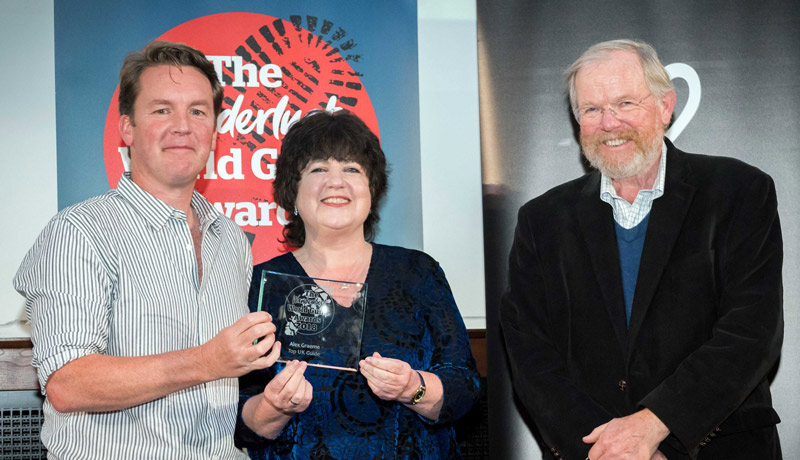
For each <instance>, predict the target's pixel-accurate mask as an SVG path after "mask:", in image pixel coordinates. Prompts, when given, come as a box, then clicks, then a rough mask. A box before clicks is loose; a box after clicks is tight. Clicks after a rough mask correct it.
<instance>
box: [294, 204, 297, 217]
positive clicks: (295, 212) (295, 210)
mask: <svg viewBox="0 0 800 460" xmlns="http://www.w3.org/2000/svg"><path fill="white" fill-rule="evenodd" d="M294 215H295V216H296V215H297V206H295V207H294Z"/></svg>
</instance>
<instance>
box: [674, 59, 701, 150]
mask: <svg viewBox="0 0 800 460" xmlns="http://www.w3.org/2000/svg"><path fill="white" fill-rule="evenodd" d="M666 69H667V73H668V74H669V78H670V80H674V79H676V78H683V79H684V80H685V81H686V84H687V85H689V98H688V99H687V100H686V105H685V106H684V107H683V110H681V113H680V115H678V116H677V117H676V118H675V122H674V123H672V126H670V128H669V129H668V130H667V137H668V138H670V140H672V141H673V142H674V141H675V139H677V138H678V136H680V135H681V133H682V132H683V130H684V129H685V128H686V126H688V125H689V122H690V121H692V117H694V114H695V113H696V112H697V108H698V107H700V96H701V94H702V91H701V89H700V77H699V76H697V72H695V71H694V69H693V68H691V66H689V65H688V64H683V63H681V62H676V63H673V64H670V65H668V66H667V67H666Z"/></svg>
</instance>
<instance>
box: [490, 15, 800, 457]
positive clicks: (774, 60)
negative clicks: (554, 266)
mask: <svg viewBox="0 0 800 460" xmlns="http://www.w3.org/2000/svg"><path fill="white" fill-rule="evenodd" d="M623 37H629V38H636V39H640V40H644V41H647V42H649V43H651V44H652V45H653V46H654V47H655V48H656V50H657V51H658V53H659V55H660V58H661V60H662V62H663V63H664V64H671V63H683V64H687V65H688V66H689V67H691V69H693V70H694V72H696V74H697V80H698V81H695V80H694V77H693V75H692V72H691V71H688V72H687V73H685V74H684V75H686V78H687V79H688V80H685V79H678V80H676V81H675V85H676V90H677V93H678V105H677V107H676V111H675V113H676V118H677V119H680V118H681V117H684V118H683V121H686V120H688V124H687V125H685V128H684V129H683V130H682V132H680V133H675V132H673V133H672V136H671V137H672V139H673V140H675V144H676V146H677V147H678V148H680V149H682V150H685V151H689V152H699V153H705V154H712V155H724V156H731V157H735V158H739V159H742V160H744V161H746V162H748V163H750V164H753V165H755V166H757V167H759V168H761V169H762V170H764V171H766V172H767V173H769V174H770V175H771V176H772V177H773V179H774V180H775V184H776V187H777V193H778V201H779V212H780V216H781V220H782V228H783V239H784V280H785V282H784V310H785V339H784V346H783V359H782V360H781V361H780V363H779V366H778V367H777V371H776V374H775V378H774V381H773V384H772V391H773V398H774V404H775V407H776V409H777V411H778V413H779V415H780V416H781V419H782V423H780V424H779V425H778V429H779V432H780V435H781V441H782V444H783V452H784V457H785V458H793V459H794V458H800V387H798V385H797V382H798V381H800V360H798V359H796V356H797V355H798V353H800V287H798V284H797V283H796V282H795V280H797V279H800V258H799V257H798V256H799V255H800V230H798V228H799V227H800V206H798V204H797V200H796V199H795V197H797V196H798V194H799V193H800V190H799V188H800V185H798V184H800V182H798V177H800V154H799V152H800V110H799V109H798V107H800V81H798V78H797V74H796V72H797V69H799V68H800V48H798V46H797V44H798V43H800V9H798V8H797V6H796V2H795V1H793V0H784V1H775V2H769V8H764V7H763V5H761V4H754V3H751V2H749V1H745V0H735V1H711V2H693V1H690V0H678V1H673V2H656V1H613V2H612V1H600V2H591V3H587V2H576V1H566V2H563V1H562V2H552V1H551V2H530V1H521V0H520V1H512V0H510V1H505V2H494V1H490V0H479V1H478V41H479V51H478V52H479V68H480V75H479V78H480V107H481V150H482V158H483V159H482V162H483V165H482V168H483V173H482V174H483V187H484V234H485V242H484V244H485V251H486V273H487V335H488V337H489V356H490V359H489V363H490V367H489V388H490V389H491V390H490V392H489V404H490V407H491V408H492V411H490V441H491V445H492V446H493V447H492V451H493V455H494V456H493V458H497V459H504V460H505V459H512V460H513V459H537V458H541V457H540V455H541V453H540V450H539V447H538V446H537V444H536V441H535V439H534V437H533V436H532V435H531V431H530V429H529V428H530V427H531V426H528V425H526V422H525V420H523V416H522V415H521V414H520V412H519V411H518V409H517V407H516V405H515V402H514V401H513V399H512V395H511V388H510V385H509V376H508V368H507V366H506V365H505V355H504V352H503V350H502V346H501V343H500V342H499V334H498V333H499V330H498V326H497V305H498V300H499V298H500V294H501V292H502V290H503V289H504V288H505V284H506V272H507V256H508V251H509V249H510V246H511V240H512V234H513V230H514V226H515V224H516V211H517V210H518V208H519V207H520V206H521V205H522V204H523V203H525V202H526V201H527V200H529V199H531V198H533V197H535V196H537V195H539V194H541V193H543V192H544V191H546V190H548V189H550V188H552V187H554V186H556V185H558V184H561V183H563V182H566V181H568V180H570V179H573V178H575V177H578V176H580V175H582V174H583V173H584V172H585V169H584V167H583V164H582V162H581V157H580V150H579V147H578V144H577V142H576V139H575V134H574V131H573V124H572V121H571V119H570V112H569V106H568V103H567V100H566V96H565V92H564V83H563V71H564V69H565V68H566V67H567V66H568V65H569V64H570V63H571V62H572V61H573V60H574V59H576V58H577V57H578V56H579V55H580V53H581V52H583V51H584V50H585V49H586V48H587V47H589V46H590V45H592V44H594V43H596V42H600V41H604V40H609V39H614V38H623ZM681 68H682V67H681V66H674V67H670V70H671V72H680V71H681ZM683 70H686V68H685V67H683ZM687 81H688V82H687ZM698 83H699V84H698ZM701 93H702V96H701ZM698 102H699V105H698V106H697V110H696V113H694V114H693V116H688V115H687V114H688V113H690V112H692V107H693V106H694V104H695V103H698ZM682 112H683V114H682ZM683 121H681V124H682V123H683ZM676 124H677V122H676ZM676 127H677V126H676ZM676 134H677V136H676Z"/></svg>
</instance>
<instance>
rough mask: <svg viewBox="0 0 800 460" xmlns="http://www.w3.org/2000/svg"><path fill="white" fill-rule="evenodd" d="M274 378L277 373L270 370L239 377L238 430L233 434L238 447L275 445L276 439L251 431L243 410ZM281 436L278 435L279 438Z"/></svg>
mask: <svg viewBox="0 0 800 460" xmlns="http://www.w3.org/2000/svg"><path fill="white" fill-rule="evenodd" d="M274 376H275V372H274V371H273V370H272V369H271V368H269V369H262V370H256V371H253V372H250V373H248V374H245V375H243V376H241V377H239V405H238V409H237V411H236V429H235V431H234V434H233V441H234V444H235V445H236V447H239V448H247V449H266V448H268V447H270V446H271V445H273V444H274V443H275V439H269V438H265V437H264V436H261V435H260V434H258V433H256V432H255V431H253V430H251V429H250V427H248V426H247V424H246V423H244V419H243V418H242V409H243V408H244V404H245V403H246V402H247V400H248V399H250V398H252V397H254V396H257V395H259V394H261V393H262V392H263V391H264V387H265V386H267V384H268V383H269V381H270V380H272V378H273V377H274ZM289 423H292V422H289ZM280 436H281V435H278V437H280ZM276 439H277V438H276Z"/></svg>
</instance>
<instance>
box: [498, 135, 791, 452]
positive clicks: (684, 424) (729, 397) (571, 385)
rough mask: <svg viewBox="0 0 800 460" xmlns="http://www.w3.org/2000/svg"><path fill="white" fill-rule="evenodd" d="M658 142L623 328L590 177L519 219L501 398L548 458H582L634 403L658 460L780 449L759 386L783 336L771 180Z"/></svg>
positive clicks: (594, 177) (540, 201) (612, 246)
mask: <svg viewBox="0 0 800 460" xmlns="http://www.w3.org/2000/svg"><path fill="white" fill-rule="evenodd" d="M666 143H667V164H666V168H667V171H666V181H665V186H664V195H663V196H662V197H660V198H658V199H656V200H655V201H654V202H653V207H652V209H651V211H650V220H649V224H648V227H647V235H646V238H645V244H644V249H643V251H642V260H641V266H640V269H639V276H638V280H637V284H636V292H635V295H634V301H633V311H632V313H631V320H630V328H627V327H626V324H625V310H624V308H625V307H624V302H623V293H622V278H621V275H620V264H619V255H618V252H617V243H616V237H615V230H614V218H613V214H612V209H611V206H609V205H608V204H607V203H604V202H602V201H601V200H600V173H599V172H597V171H594V172H591V173H589V174H587V175H585V176H583V177H581V178H579V179H576V180H573V181H571V182H568V183H566V184H563V185H561V186H558V187H556V188H554V189H552V190H550V191H548V192H547V193H545V194H543V195H542V196H540V197H538V198H536V199H534V200H531V201H530V202H528V203H527V204H525V205H524V206H523V207H522V208H521V209H520V211H519V221H518V225H517V229H516V233H515V236H514V244H513V247H512V249H511V254H510V257H509V259H510V261H509V286H508V290H507V291H506V293H505V294H504V296H503V300H502V303H501V308H500V322H501V327H502V331H503V335H504V338H505V342H506V346H507V350H508V354H509V358H510V363H511V371H512V377H513V381H514V388H515V391H516V393H517V395H518V396H519V398H520V400H521V402H522V404H523V405H524V406H525V408H526V409H527V411H528V412H529V414H530V416H531V417H532V418H533V420H534V421H535V423H536V425H537V428H538V429H539V431H540V432H541V434H542V437H543V438H544V442H545V443H546V444H547V445H548V448H550V450H551V452H553V455H554V456H555V457H557V458H558V457H560V458H566V459H578V460H584V458H586V454H587V452H588V451H589V448H590V447H591V446H589V445H586V444H583V443H582V442H581V437H583V436H585V435H587V434H589V433H590V432H591V431H592V429H593V428H594V427H596V426H598V425H600V424H603V423H605V422H607V421H609V420H610V419H611V418H613V417H620V416H625V415H629V414H631V413H633V412H636V411H637V410H639V409H642V408H643V407H647V408H649V409H650V410H652V411H653V412H654V413H655V414H656V415H657V416H658V417H659V418H660V419H661V420H662V421H663V422H664V423H665V424H666V425H667V427H668V428H669V429H670V431H671V434H670V436H669V437H667V439H666V440H665V441H664V442H663V443H662V445H661V447H660V448H661V450H662V452H664V453H665V455H666V456H667V457H668V458H669V459H670V460H673V459H675V458H699V459H704V458H708V459H711V458H714V459H716V458H724V459H726V460H727V459H738V458H741V459H752V458H759V459H762V458H772V457H770V456H769V455H768V454H766V453H765V452H766V451H767V450H769V449H773V447H776V446H777V449H778V450H777V452H778V454H777V455H778V456H780V453H779V452H780V445H779V443H778V440H777V434H776V433H777V431H776V430H775V429H774V425H775V424H776V423H778V422H779V421H780V420H779V418H778V415H777V413H776V412H775V410H774V409H773V408H772V402H771V396H770V390H769V382H768V381H767V373H768V371H769V370H770V368H771V367H772V366H773V365H774V364H775V362H776V360H777V359H778V355H779V353H780V347H781V342H782V339H783V305H782V302H783V300H782V298H783V287H782V279H781V266H782V263H783V242H782V238H781V229H780V222H779V219H778V211H777V199H776V196H775V186H774V184H773V182H772V179H771V178H770V177H769V176H768V175H767V174H765V173H763V172H762V171H760V170H758V169H756V168H754V167H752V166H749V165H747V164H745V163H742V162H741V161H738V160H735V159H731V158H723V157H710V156H704V155H694V154H687V153H685V152H681V151H680V150H678V149H676V148H675V147H674V146H673V145H672V144H671V143H670V142H669V140H666ZM759 428H763V429H764V430H762V431H758V430H757V429H759ZM762 432H764V433H766V434H765V435H762V434H761V433H762ZM754 433H756V435H754ZM762 438H763V439H762ZM742 444H744V445H746V446H748V449H750V450H748V451H746V450H743V449H744V448H743V447H742ZM770 446H772V447H770ZM748 452H750V453H748ZM753 452H757V453H758V454H757V455H756V456H753V454H752V453H753Z"/></svg>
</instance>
